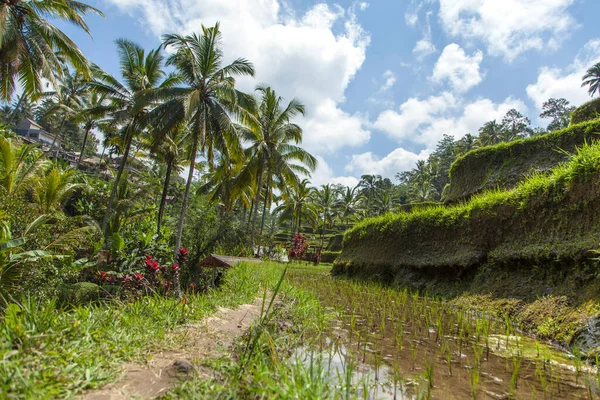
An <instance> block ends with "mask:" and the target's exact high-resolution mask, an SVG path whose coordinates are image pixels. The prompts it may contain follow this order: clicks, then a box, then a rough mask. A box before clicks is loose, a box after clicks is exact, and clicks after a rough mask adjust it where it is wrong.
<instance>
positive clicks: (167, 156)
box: [152, 126, 189, 237]
mask: <svg viewBox="0 0 600 400" xmlns="http://www.w3.org/2000/svg"><path fill="white" fill-rule="evenodd" d="M188 134H189V132H188V130H187V129H186V128H185V127H183V126H181V127H178V128H177V129H174V130H172V131H171V132H169V133H167V134H166V135H160V136H161V139H160V141H157V140H156V139H155V141H154V143H153V144H152V152H153V153H154V154H155V155H156V156H157V158H158V159H159V160H160V161H162V162H163V163H164V164H165V165H166V167H167V170H166V173H165V180H164V183H163V189H162V194H161V196H160V205H159V207H158V218H157V221H156V234H157V235H158V236H159V237H160V229H161V226H162V219H163V215H164V213H165V205H166V203H167V193H168V191H169V185H170V184H171V175H172V174H173V172H175V173H179V172H181V171H182V169H183V168H182V163H183V161H184V159H185V158H186V154H185V147H184V146H185V143H186V141H187V138H188Z"/></svg>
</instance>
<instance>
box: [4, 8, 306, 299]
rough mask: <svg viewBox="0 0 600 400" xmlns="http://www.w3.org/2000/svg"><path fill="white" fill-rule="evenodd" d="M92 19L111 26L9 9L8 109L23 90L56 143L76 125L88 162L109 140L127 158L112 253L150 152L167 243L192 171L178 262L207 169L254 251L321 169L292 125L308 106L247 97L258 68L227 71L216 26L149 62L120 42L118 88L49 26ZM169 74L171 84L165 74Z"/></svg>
mask: <svg viewBox="0 0 600 400" xmlns="http://www.w3.org/2000/svg"><path fill="white" fill-rule="evenodd" d="M87 13H96V14H99V15H102V13H101V12H100V11H99V10H97V9H95V8H93V7H90V6H87V5H85V4H83V3H81V2H78V1H71V0H54V1H52V2H48V1H39V0H37V1H36V0H33V1H21V0H14V1H9V2H2V3H0V67H1V68H0V84H2V89H1V90H2V91H1V92H0V96H1V98H2V99H3V100H5V101H9V100H10V99H11V97H12V96H13V94H14V92H15V90H16V88H17V86H19V85H20V86H21V87H22V88H23V95H22V96H21V99H24V100H26V101H28V100H31V101H41V102H43V103H45V106H44V107H43V109H44V110H45V113H44V114H45V115H51V116H52V117H53V118H57V116H59V117H58V119H59V122H58V129H57V130H56V136H55V139H54V140H55V141H57V140H58V139H60V138H59V135H60V132H61V131H62V130H63V129H62V128H63V127H64V125H65V123H77V124H79V125H80V126H81V127H82V129H83V131H84V132H85V137H84V139H83V147H82V152H81V154H83V149H84V147H85V145H86V142H87V138H88V135H89V134H90V132H92V131H93V130H102V131H104V132H105V133H106V136H107V137H108V140H106V141H105V145H108V146H109V147H114V148H118V152H119V153H120V155H121V157H120V159H119V163H118V167H117V169H116V173H115V176H114V180H113V181H112V189H111V191H110V195H109V197H108V202H107V205H106V212H105V214H104V218H103V220H102V224H101V225H102V229H103V231H104V232H105V233H106V234H105V243H106V245H107V246H109V245H110V241H111V235H110V232H111V229H110V223H111V218H112V217H113V214H114V213H115V205H116V203H117V199H118V191H119V188H120V187H121V186H122V185H121V182H122V181H123V180H124V179H125V177H126V176H127V171H126V170H127V166H128V163H130V162H131V158H132V156H135V154H136V153H137V152H136V150H135V149H136V148H137V149H139V148H145V149H146V150H147V153H146V157H147V158H149V159H152V160H154V161H155V162H160V163H164V164H165V165H166V168H167V174H166V176H165V179H164V188H163V192H162V196H161V202H160V206H159V214H158V223H157V225H158V226H157V231H158V233H159V235H160V228H161V223H162V221H163V213H164V208H165V201H166V197H167V189H168V187H169V184H170V180H171V179H172V178H173V175H175V174H177V173H179V172H180V171H181V170H182V168H183V167H184V166H185V167H187V168H188V171H187V180H186V186H185V193H184V196H183V199H182V206H181V211H180V216H179V220H178V224H177V231H176V235H175V240H174V241H175V246H174V248H175V249H176V250H175V254H174V258H175V259H176V258H177V256H178V254H177V253H178V251H179V249H180V247H181V238H182V231H183V225H184V220H185V216H186V211H187V205H188V202H189V198H190V192H191V188H192V181H193V180H194V176H195V172H196V170H197V168H198V167H201V168H202V169H203V170H204V171H203V172H204V174H203V177H202V182H203V189H204V190H205V191H206V192H207V193H208V195H209V197H210V198H211V199H212V200H214V201H215V202H218V203H220V204H222V205H223V206H224V208H225V210H226V211H227V212H231V211H232V210H233V209H234V208H238V209H239V208H243V209H244V210H249V211H250V216H251V217H250V221H251V224H250V225H251V226H250V232H251V233H250V236H251V238H250V246H252V247H254V241H255V236H256V234H259V235H260V232H261V231H262V227H263V225H264V218H265V217H264V215H265V214H266V210H267V209H269V208H270V207H271V205H272V203H273V201H274V198H275V194H279V195H281V194H283V195H285V193H287V192H288V190H289V188H293V187H296V186H298V185H300V184H301V182H300V178H299V175H304V176H309V175H310V172H311V171H313V170H314V169H315V167H316V164H317V161H316V159H315V158H314V157H313V156H312V155H310V154H309V153H308V152H306V151H305V150H303V149H302V148H301V147H300V146H299V144H300V143H301V142H302V129H301V128H300V127H299V126H298V125H297V124H296V123H294V120H295V119H296V118H297V117H299V116H301V115H303V114H304V106H303V105H302V104H301V103H300V102H299V101H298V100H296V99H293V100H291V101H290V102H289V103H287V104H284V101H283V99H282V98H281V97H280V96H278V95H277V94H276V92H275V91H274V90H273V89H272V88H270V87H268V86H259V87H258V88H257V90H256V95H251V94H247V93H243V92H241V91H239V90H238V89H237V88H236V78H238V77H242V76H250V77H252V76H254V74H255V70H254V66H253V65H252V63H250V62H249V61H248V60H246V59H243V58H238V59H236V60H234V61H233V62H231V63H229V64H227V65H225V64H224V61H223V51H222V47H221V32H220V30H219V24H218V23H217V24H216V25H215V26H212V27H204V26H203V27H202V32H201V33H199V34H196V33H193V34H190V35H185V36H183V35H177V34H168V35H164V37H163V43H162V44H161V46H160V47H159V48H157V49H154V50H151V51H146V50H145V49H143V48H141V47H140V46H138V45H137V44H135V43H133V42H131V41H129V40H126V39H121V40H118V41H117V42H116V46H117V50H118V55H119V63H120V76H119V77H115V76H112V75H110V74H109V73H106V72H104V71H103V70H101V69H100V68H99V67H98V66H96V65H93V64H91V63H89V62H88V61H87V59H86V58H85V57H84V56H83V54H82V53H81V51H80V50H79V49H78V47H77V45H76V44H75V43H73V42H72V41H71V40H70V39H69V38H68V37H67V36H66V35H65V34H64V33H63V32H61V31H60V30H59V29H57V28H56V27H55V26H54V25H52V24H51V23H50V22H49V20H48V19H62V20H66V21H69V22H72V23H74V24H75V25H76V26H78V27H80V28H82V29H83V30H84V31H86V32H88V33H89V29H88V27H87V25H86V23H85V21H84V17H85V15H86V14H87ZM167 49H168V52H169V54H170V55H168V56H166V55H165V53H166V52H165V50H167ZM166 68H171V69H172V71H173V72H171V73H167V70H166ZM44 82H48V84H47V85H46V87H45V85H44ZM15 110H16V111H18V110H19V104H17V106H16V107H15ZM9 122H13V121H9ZM140 144H141V145H140ZM51 147H52V146H51ZM132 150H133V151H132ZM199 158H203V159H204V162H203V163H200V162H198V161H199ZM80 160H81V156H80ZM261 209H262V215H263V217H262V223H261V224H260V227H261V228H260V231H259V230H258V229H256V226H257V224H258V215H259V210H261ZM176 289H177V290H178V288H176Z"/></svg>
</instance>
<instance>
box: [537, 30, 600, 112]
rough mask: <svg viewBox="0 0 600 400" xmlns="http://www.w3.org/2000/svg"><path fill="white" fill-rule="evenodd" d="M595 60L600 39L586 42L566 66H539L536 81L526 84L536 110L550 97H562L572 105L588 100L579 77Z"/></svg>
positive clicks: (599, 56)
mask: <svg viewBox="0 0 600 400" xmlns="http://www.w3.org/2000/svg"><path fill="white" fill-rule="evenodd" d="M597 62H600V39H594V40H590V41H589V42H587V43H586V44H585V46H584V47H583V49H582V50H581V51H580V52H579V53H578V54H577V57H575V60H574V61H573V63H572V64H570V65H569V66H567V67H566V68H563V69H561V68H553V67H543V68H541V69H540V71H539V75H538V79H537V82H536V83H534V84H531V85H528V86H527V95H528V96H529V98H531V100H533V102H534V103H535V105H536V106H537V108H538V110H541V109H542V104H543V103H544V102H545V101H546V100H548V99H550V98H552V97H555V98H561V97H564V98H565V99H567V100H569V101H570V102H571V103H573V104H574V105H580V104H582V103H584V102H586V101H589V100H590V96H589V94H588V92H587V88H582V87H581V78H582V77H583V75H584V74H585V71H586V70H587V69H588V68H589V67H590V66H592V65H593V64H595V63H597Z"/></svg>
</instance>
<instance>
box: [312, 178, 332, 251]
mask: <svg viewBox="0 0 600 400" xmlns="http://www.w3.org/2000/svg"><path fill="white" fill-rule="evenodd" d="M337 195H338V192H337V191H336V190H335V188H334V187H333V186H331V185H329V184H327V185H321V189H316V188H315V189H314V190H313V202H314V204H315V205H316V206H317V207H318V209H319V212H320V214H321V218H322V226H321V249H322V248H323V246H324V244H325V228H326V226H327V225H329V227H330V228H331V227H333V220H334V212H335V204H336V202H337V200H338V199H337Z"/></svg>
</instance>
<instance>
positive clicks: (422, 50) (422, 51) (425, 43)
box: [412, 38, 437, 60]
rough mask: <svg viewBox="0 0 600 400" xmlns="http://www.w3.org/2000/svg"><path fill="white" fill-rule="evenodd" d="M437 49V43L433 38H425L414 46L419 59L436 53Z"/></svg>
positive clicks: (414, 51)
mask: <svg viewBox="0 0 600 400" xmlns="http://www.w3.org/2000/svg"><path fill="white" fill-rule="evenodd" d="M436 51H437V49H436V47H435V45H434V44H433V43H432V42H431V38H423V39H421V40H419V41H418V42H417V44H415V47H414V48H413V51H412V52H413V54H414V55H415V57H417V58H418V59H419V60H422V59H423V58H425V57H427V56H429V55H431V54H433V53H435V52H436Z"/></svg>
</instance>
